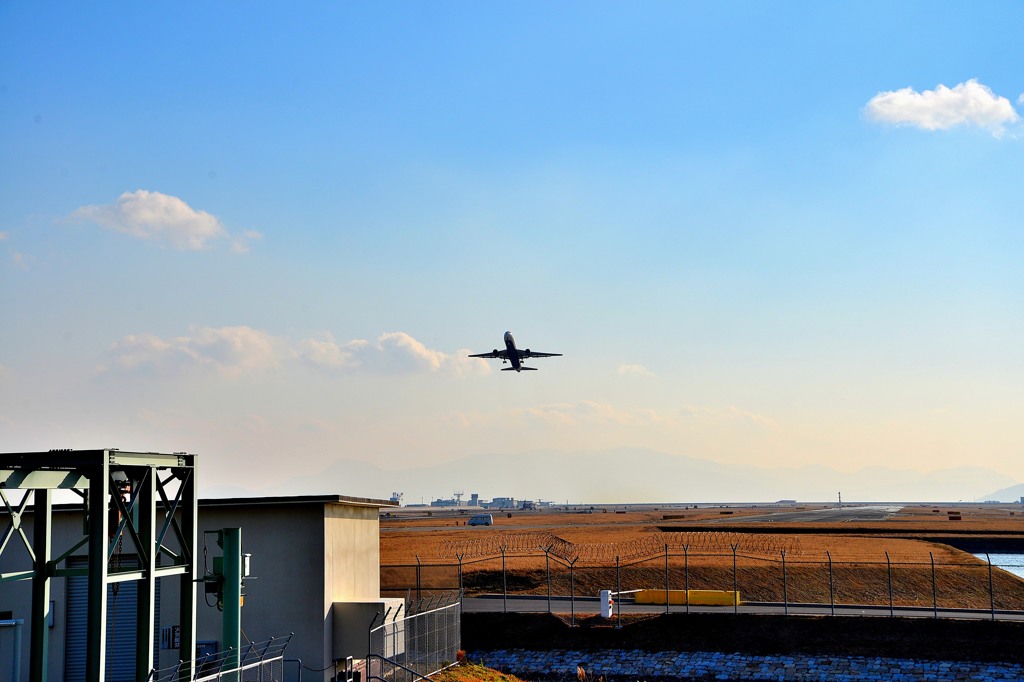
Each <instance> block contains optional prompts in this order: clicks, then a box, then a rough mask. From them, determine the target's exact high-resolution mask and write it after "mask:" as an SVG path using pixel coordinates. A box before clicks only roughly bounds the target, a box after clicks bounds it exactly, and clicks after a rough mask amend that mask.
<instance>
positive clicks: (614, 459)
mask: <svg viewBox="0 0 1024 682" xmlns="http://www.w3.org/2000/svg"><path fill="white" fill-rule="evenodd" d="M1015 483H1016V481H1015V480H1014V479H1012V478H1009V477H1008V476H1005V475H1003V474H1000V473H998V472H995V471H992V470H989V469H983V468H980V467H966V466H965V467H956V468H952V469H940V470H937V471H932V472H928V473H920V472H917V471H911V470H907V469H889V468H883V467H866V468H864V469H861V470H859V471H857V472H854V473H843V472H839V471H836V470H834V469H830V468H828V467H823V466H808V467H797V468H783V467H740V466H733V465H727V464H720V463H718V462H713V461H711V460H707V459H700V458H696V457H688V456H685V455H671V454H666V453H663V452H657V451H654V450H648V449H643V448H617V449H610V450H601V451H588V452H577V453H567V452H561V451H555V450H543V451H535V452H529V453H524V454H514V455H513V454H491V455H474V456H471V457H464V458H462V459H457V460H453V461H449V462H445V463H442V464H438V465H434V466H429V467H414V468H408V469H400V470H386V469H382V468H380V467H378V466H376V465H374V464H370V463H368V462H359V461H339V462H337V463H335V464H333V465H331V466H330V467H328V468H327V469H325V470H324V471H322V472H321V473H319V474H317V475H313V476H297V477H294V478H290V479H285V480H283V481H281V482H279V483H276V484H274V485H272V486H269V487H267V488H264V489H262V490H258V491H257V490H254V491H251V494H253V495H300V494H306V495H308V494H327V493H330V494H335V493H336V494H343V495H353V496H359V497H373V498H379V499H387V498H388V497H390V495H391V492H392V491H396V490H397V491H402V492H404V493H405V500H404V501H405V503H406V504H412V503H418V502H420V501H421V500H422V501H423V502H425V503H429V502H430V501H431V500H433V499H436V498H448V497H451V496H452V493H453V491H464V492H465V496H464V498H463V499H464V500H467V499H468V498H469V495H470V493H474V492H475V493H479V494H480V497H481V499H484V500H489V499H491V498H492V497H498V496H500V497H514V498H516V499H533V500H536V499H543V500H551V501H552V502H555V503H565V502H569V503H583V502H587V503H598V502H604V503H627V502H679V503H683V502H726V501H737V502H739V501H747V502H774V501H776V500H780V499H796V500H803V501H831V500H835V499H836V498H837V497H838V493H839V492H840V491H842V495H843V500H844V501H851V502H852V501H906V502H913V501H921V502H925V501H928V502H940V501H946V502H955V501H959V500H964V501H973V500H976V499H979V498H980V497H981V496H983V495H984V494H985V491H988V490H993V489H995V488H999V487H1003V490H1006V491H1009V490H1013V489H1015V488H1011V487H1005V486H1010V485H1012V484H1015ZM1020 487H1021V488H1022V490H1024V486H1020ZM225 492H226V490H225ZM231 492H232V493H233V494H235V495H240V494H241V493H240V492H239V491H238V490H237V489H233V490H232V491H231ZM1000 492H1002V491H1000ZM1021 494H1024V492H1022V493H1021ZM216 495H217V491H216V489H211V490H209V491H206V492H205V494H204V496H216ZM1018 497H1019V496H1018Z"/></svg>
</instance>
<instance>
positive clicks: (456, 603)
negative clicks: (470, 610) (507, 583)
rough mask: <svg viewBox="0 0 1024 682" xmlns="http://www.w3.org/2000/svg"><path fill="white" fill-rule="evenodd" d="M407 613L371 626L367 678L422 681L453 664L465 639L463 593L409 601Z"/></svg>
mask: <svg viewBox="0 0 1024 682" xmlns="http://www.w3.org/2000/svg"><path fill="white" fill-rule="evenodd" d="M407 604H408V606H407V609H406V613H405V615H404V616H403V615H402V614H401V613H391V612H390V610H389V611H388V612H386V613H385V614H384V616H383V622H382V623H381V624H379V625H371V628H370V633H369V634H370V653H369V655H368V656H367V658H366V679H367V680H385V681H386V682H413V681H414V680H421V679H424V678H426V677H428V676H429V675H432V674H434V673H436V672H438V671H440V670H443V669H445V668H447V667H449V666H451V665H453V664H454V663H455V662H456V660H457V658H458V652H459V646H460V643H461V641H462V593H461V592H459V591H458V590H455V591H449V592H447V593H440V594H436V595H433V596H431V597H427V598H425V599H422V600H413V601H410V602H407Z"/></svg>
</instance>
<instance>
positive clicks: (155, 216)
mask: <svg viewBox="0 0 1024 682" xmlns="http://www.w3.org/2000/svg"><path fill="white" fill-rule="evenodd" d="M71 217H72V218H73V219H76V220H84V221H88V222H93V223H96V224H98V225H101V226H103V227H106V228H108V229H111V230H116V231H117V232H122V233H124V234H127V235H131V236H132V237H137V238H139V239H147V240H151V241H156V242H159V243H160V244H161V245H163V246H169V247H171V248H172V249H177V250H179V251H200V250H203V249H206V248H209V246H210V244H211V243H212V242H215V241H218V240H221V239H227V238H230V237H231V235H229V233H228V231H227V230H226V229H225V228H224V226H223V225H222V224H221V222H220V220H218V219H217V218H216V217H215V216H213V215H210V214H209V213H207V212H206V211H199V210H196V209H194V208H192V207H191V206H189V205H188V204H186V203H185V202H184V201H182V200H181V199H179V198H178V197H173V196H170V195H168V194H162V193H160V192H149V191H146V190H144V189H140V190H136V191H134V192H125V193H124V194H122V195H121V196H119V197H118V198H117V201H115V202H114V203H112V204H105V205H100V206H82V207H81V208H78V209H76V210H75V211H74V212H73V213H72V214H71ZM235 239H236V240H237V239H238V238H235ZM241 239H242V240H241V241H239V242H236V244H240V245H242V248H243V249H244V245H245V244H246V243H247V241H248V240H251V239H252V237H251V236H246V235H243V237H242V238H241Z"/></svg>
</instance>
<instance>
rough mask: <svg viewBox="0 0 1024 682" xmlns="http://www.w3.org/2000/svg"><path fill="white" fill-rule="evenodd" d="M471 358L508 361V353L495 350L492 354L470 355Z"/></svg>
mask: <svg viewBox="0 0 1024 682" xmlns="http://www.w3.org/2000/svg"><path fill="white" fill-rule="evenodd" d="M468 357H471V358H501V359H502V360H508V354H507V352H506V351H503V350H498V349H497V348H495V349H494V350H492V351H491V352H490V353H477V354H476V355H470V356H468Z"/></svg>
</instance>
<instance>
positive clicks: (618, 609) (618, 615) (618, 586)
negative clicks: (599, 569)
mask: <svg viewBox="0 0 1024 682" xmlns="http://www.w3.org/2000/svg"><path fill="white" fill-rule="evenodd" d="M621 591H622V583H621V582H620V581H619V557H618V556H616V557H615V627H616V628H621V627H622V595H621V594H619V592H621Z"/></svg>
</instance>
